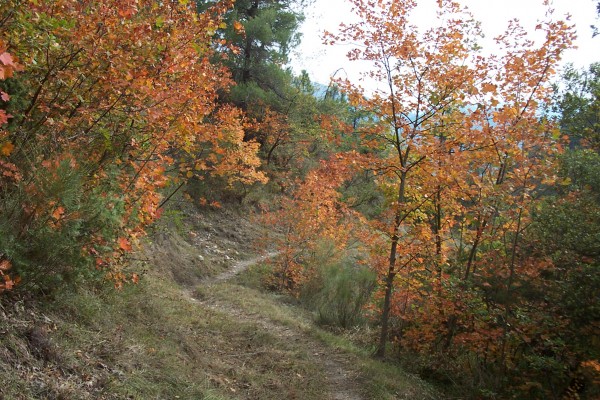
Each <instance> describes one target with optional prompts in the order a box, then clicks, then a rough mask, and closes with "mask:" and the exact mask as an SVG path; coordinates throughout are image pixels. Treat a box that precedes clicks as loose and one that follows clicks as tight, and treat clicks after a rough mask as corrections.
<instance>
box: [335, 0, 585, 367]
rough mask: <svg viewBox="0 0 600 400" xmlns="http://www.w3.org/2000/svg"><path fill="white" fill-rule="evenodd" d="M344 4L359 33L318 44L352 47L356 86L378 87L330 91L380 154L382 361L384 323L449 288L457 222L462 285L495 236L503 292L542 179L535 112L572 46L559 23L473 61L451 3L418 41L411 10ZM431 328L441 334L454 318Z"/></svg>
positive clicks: (472, 33)
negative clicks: (362, 77) (356, 112)
mask: <svg viewBox="0 0 600 400" xmlns="http://www.w3.org/2000/svg"><path fill="white" fill-rule="evenodd" d="M352 3H353V5H354V7H355V10H356V12H357V14H358V16H359V17H360V19H361V21H362V22H361V23H355V24H348V25H342V26H341V32H340V33H339V34H337V35H330V36H329V37H330V39H331V41H332V42H349V43H353V44H357V43H360V44H361V45H360V46H357V47H356V48H355V49H354V50H352V51H351V52H350V53H349V58H350V59H351V60H367V61H371V62H373V65H374V69H373V70H372V71H370V72H369V73H367V74H366V76H367V77H368V78H369V79H371V80H373V81H375V82H378V83H379V84H380V85H379V86H378V89H377V90H376V91H374V92H373V93H372V94H368V95H367V94H365V93H364V90H363V89H361V88H359V87H355V86H353V85H352V84H351V83H349V82H345V83H342V84H344V87H345V90H347V92H348V93H349V95H350V99H351V100H352V101H353V102H354V103H355V104H358V105H360V106H361V107H363V108H365V109H367V110H370V111H372V112H373V113H374V114H375V115H377V116H378V120H379V121H380V123H378V124H374V125H373V126H366V127H362V128H361V129H359V130H358V131H357V133H356V134H357V135H359V137H360V138H361V141H362V143H371V144H372V146H375V147H377V148H379V149H380V156H379V157H376V158H374V159H373V161H372V165H370V166H369V169H371V170H372V171H374V172H376V173H377V174H378V175H379V177H378V181H379V182H380V185H381V187H382V189H383V190H384V191H385V193H387V195H388V199H389V200H388V203H387V204H388V207H387V209H386V210H385V211H384V212H383V213H382V215H381V216H379V218H377V220H375V221H373V227H374V228H375V229H377V230H379V231H380V232H382V233H385V234H386V235H387V237H388V245H389V251H388V257H387V263H386V266H385V268H383V265H379V267H380V268H382V269H381V270H380V272H381V276H382V281H383V300H382V306H381V335H380V340H379V346H378V351H377V354H378V355H380V356H382V355H384V353H385V348H386V343H387V340H388V334H389V321H390V315H391V314H396V315H402V314H403V313H406V312H408V311H409V310H411V309H415V307H417V308H422V307H424V304H423V303H422V298H421V300H419V299H418V298H419V297H420V295H419V293H429V292H431V291H432V290H433V287H434V286H436V285H437V286H439V287H442V286H444V282H445V281H447V280H449V279H450V275H449V272H450V269H449V266H450V263H449V259H450V258H451V257H452V256H454V255H456V248H455V247H454V246H452V245H451V240H452V239H453V237H454V235H455V234H456V230H457V224H458V223H459V222H460V221H461V220H462V221H465V219H468V222H467V223H466V224H464V225H463V228H465V229H466V230H467V232H463V235H465V238H466V239H463V240H466V243H467V244H466V246H464V249H467V251H468V253H469V255H468V257H467V260H466V263H465V264H464V267H463V270H462V275H463V278H464V279H469V278H470V277H471V276H472V274H473V267H474V263H475V261H476V260H477V252H478V251H480V250H481V246H482V241H487V242H488V243H491V242H493V241H494V239H492V236H496V235H500V236H499V237H503V238H504V239H503V240H504V243H505V244H506V248H504V249H503V250H502V252H501V256H502V257H501V260H503V261H502V263H503V264H502V265H501V266H499V268H501V269H503V270H506V271H507V272H506V280H505V285H506V286H507V288H508V290H509V291H510V287H511V285H512V282H514V279H515V274H517V266H518V259H517V247H518V242H519V239H520V234H521V232H522V229H523V227H524V221H525V219H526V218H527V211H526V210H527V209H528V207H529V205H530V201H531V196H532V191H534V190H535V188H536V186H537V184H538V183H539V180H541V179H544V178H546V176H545V175H546V173H547V172H546V171H545V170H544V168H543V167H544V166H545V165H546V162H547V161H546V160H545V159H544V157H545V153H546V152H547V151H552V149H553V148H555V147H554V146H555V145H554V144H553V143H554V142H553V140H552V136H551V135H550V134H549V132H550V127H549V126H547V124H545V123H544V122H543V121H540V119H539V115H538V113H537V110H538V106H539V105H540V104H541V103H543V102H544V101H546V100H547V98H548V93H549V91H548V85H547V82H548V80H549V78H550V77H551V76H552V74H553V73H554V70H555V66H556V63H557V62H558V61H559V60H560V55H561V53H562V51H563V50H564V49H566V48H567V47H569V46H570V43H571V40H572V37H573V36H572V33H571V31H570V30H569V27H568V26H567V25H566V24H565V23H563V22H560V21H553V20H548V21H545V22H542V23H540V24H539V25H538V27H537V28H538V30H540V31H542V32H543V33H545V34H546V38H545V40H544V41H542V42H541V43H534V42H533V41H532V40H530V39H528V38H527V35H526V33H525V31H524V30H523V29H522V28H521V27H520V26H519V25H518V23H517V22H514V21H513V22H512V23H511V25H510V27H509V29H508V30H507V33H506V34H504V35H502V36H501V37H499V38H497V42H498V44H499V45H500V46H502V47H503V53H502V55H501V56H486V55H485V54H484V53H482V52H481V51H480V50H478V49H479V47H478V46H477V38H478V37H479V35H480V33H479V31H478V26H477V24H476V23H475V22H474V21H473V19H472V17H471V16H470V15H469V14H468V13H467V12H466V11H465V10H463V9H462V8H461V7H460V6H459V5H458V4H457V3H455V2H451V1H440V2H438V12H437V19H436V21H437V23H438V24H439V25H438V26H436V27H433V28H430V29H425V30H420V29H418V28H417V27H416V26H414V25H411V23H410V17H411V12H412V11H413V10H414V9H415V7H416V3H414V2H409V3H406V2H404V3H398V2H392V1H380V2H377V3H373V2H365V1H360V0H356V1H353V2H352ZM505 205H507V206H505ZM490 272H493V271H490ZM396 287H400V288H402V291H401V292H395V291H394V289H395V288H396ZM411 304H412V305H411ZM419 304H420V305H419ZM439 306H440V307H441V306H443V305H442V303H440V304H439ZM426 307H435V304H431V306H426ZM507 307H508V305H507ZM450 314H452V313H450ZM408 317H409V314H404V317H402V318H408ZM440 318H443V319H445V322H444V324H445V325H446V326H447V327H450V326H451V325H453V324H454V322H452V321H453V319H455V318H456V315H445V316H444V315H440ZM402 331H403V330H402V329H401V330H400V334H401V333H402ZM451 339H452V335H450V337H449V340H451Z"/></svg>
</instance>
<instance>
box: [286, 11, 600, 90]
mask: <svg viewBox="0 0 600 400" xmlns="http://www.w3.org/2000/svg"><path fill="white" fill-rule="evenodd" d="M397 1H402V0H397ZM459 2H460V3H461V4H464V5H466V6H467V7H469V9H470V10H471V12H472V13H473V15H474V17H475V19H476V20H479V21H481V26H482V29H483V32H484V33H485V35H486V42H487V41H488V40H489V41H490V42H491V39H492V38H494V37H496V36H498V35H500V34H502V33H503V32H504V31H505V29H506V26H507V22H508V20H509V19H513V18H518V19H519V20H520V22H521V23H522V24H523V26H524V27H525V28H526V29H531V30H532V31H533V28H534V27H535V25H536V24H537V21H538V20H539V19H542V18H543V17H544V13H545V8H544V7H543V6H542V0H459ZM419 4H420V5H419V8H418V10H417V11H418V13H417V14H416V15H415V20H416V21H415V25H418V26H424V25H425V26H426V23H425V22H422V21H427V20H431V19H432V18H431V15H432V14H431V13H435V7H432V6H431V5H432V4H434V2H433V0H419ZM421 4H422V6H421ZM595 4H596V1H595V0H554V1H553V4H552V7H553V8H554V9H555V10H556V12H555V15H556V16H557V17H559V16H560V17H562V16H564V15H566V14H570V15H571V21H570V22H571V23H574V24H575V25H576V29H577V35H578V38H577V40H576V41H575V44H576V45H577V46H578V48H577V49H575V50H570V51H569V52H568V53H566V54H565V56H564V62H572V63H573V64H575V66H577V67H585V66H587V65H589V64H590V63H592V62H596V61H600V52H599V51H598V50H600V35H599V36H598V37H596V38H594V39H592V30H591V28H590V25H593V24H595V25H600V21H597V20H596V6H595ZM304 14H305V16H306V20H305V22H304V24H303V25H302V27H301V32H302V35H303V37H302V43H301V44H300V46H298V48H297V49H296V51H295V52H294V54H293V55H292V63H291V65H292V67H293V69H294V71H295V72H296V73H298V72H300V71H301V70H302V69H306V70H307V71H308V73H309V75H310V77H311V79H312V80H313V81H314V82H319V83H322V84H328V83H329V79H330V76H331V75H332V74H333V73H335V72H336V71H337V70H338V69H340V68H343V69H344V71H340V72H338V77H346V76H347V77H348V78H349V79H351V80H352V81H354V82H358V79H359V75H360V72H361V70H364V69H365V68H368V65H365V64H362V65H361V64H360V63H351V62H349V61H348V59H347V58H346V53H347V52H348V51H349V50H350V49H351V46H349V45H345V46H344V45H335V46H326V45H323V44H322V38H321V37H322V34H323V31H325V30H327V31H330V32H337V28H338V26H339V24H340V23H341V22H343V21H345V22H351V21H352V20H354V21H356V17H355V16H354V15H353V13H352V12H351V5H350V4H349V3H348V1H347V0H314V3H313V4H312V5H310V6H309V7H307V8H306V9H305V10H304ZM428 15H429V17H428ZM483 45H484V47H487V46H488V44H487V43H483Z"/></svg>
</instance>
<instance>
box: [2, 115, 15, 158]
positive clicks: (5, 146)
mask: <svg viewBox="0 0 600 400" xmlns="http://www.w3.org/2000/svg"><path fill="white" fill-rule="evenodd" d="M0 122H1V120H0ZM14 149H15V146H14V145H13V144H12V143H11V142H4V143H2V144H0V154H2V155H3V156H5V157H8V156H10V155H11V153H12V152H13V150H14Z"/></svg>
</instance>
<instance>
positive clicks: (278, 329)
mask: <svg viewBox="0 0 600 400" xmlns="http://www.w3.org/2000/svg"><path fill="white" fill-rule="evenodd" d="M277 254H278V253H275V252H273V253H268V254H266V255H263V256H260V257H255V258H252V259H249V260H245V261H240V262H238V263H236V264H235V265H234V266H233V267H232V268H231V269H229V270H227V271H226V272H224V273H222V274H220V275H218V276H216V277H214V278H212V279H209V280H206V281H204V282H203V284H202V285H203V286H205V287H206V286H208V287H210V286H212V285H217V284H219V283H221V282H225V281H227V280H229V279H231V278H233V277H234V276H236V275H238V274H239V273H241V272H243V271H245V270H246V269H247V268H249V267H251V266H252V265H255V264H257V263H259V262H261V261H264V260H265V259H268V258H271V257H274V256H276V255H277ZM206 292H208V293H210V291H206ZM190 300H191V301H193V302H195V303H198V304H200V305H202V306H203V307H207V308H210V309H212V310H215V311H218V312H221V313H225V314H228V315H231V316H233V317H235V319H236V320H238V321H242V322H247V323H252V324H255V325H257V326H259V327H260V328H262V329H263V330H265V331H267V332H269V333H270V334H272V335H274V336H276V337H278V338H280V339H283V340H287V341H293V342H295V343H298V345H299V346H301V347H302V348H304V349H306V351H307V352H308V354H309V357H310V358H311V359H312V360H313V361H314V362H315V363H316V364H317V365H321V366H322V368H323V372H324V373H325V374H326V378H327V379H326V380H327V382H328V388H327V389H328V392H329V396H328V398H329V399H331V400H362V399H363V398H362V396H360V395H359V393H358V392H359V391H358V388H359V387H358V384H357V381H358V376H357V374H356V372H355V370H354V369H353V368H352V362H351V360H350V359H349V358H348V356H346V355H344V354H341V353H339V352H335V351H332V349H331V348H329V347H327V346H326V345H325V344H323V343H321V342H320V341H318V340H316V339H314V338H312V337H310V336H309V335H308V334H307V333H305V332H303V331H302V330H301V329H299V328H296V327H290V326H286V325H284V324H282V323H280V322H277V321H274V320H272V319H270V318H268V317H265V316H264V315H261V314H258V313H254V312H249V311H248V310H244V309H243V308H241V307H238V306H237V305H235V304H232V303H229V302H226V301H223V300H221V299H217V298H214V297H208V298H203V299H202V300H199V299H197V298H195V297H194V296H193V294H192V293H190Z"/></svg>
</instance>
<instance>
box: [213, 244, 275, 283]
mask: <svg viewBox="0 0 600 400" xmlns="http://www.w3.org/2000/svg"><path fill="white" fill-rule="evenodd" d="M278 254H279V252H278V251H273V252H270V253H267V254H264V255H262V256H258V257H254V258H250V259H248V260H244V261H238V262H237V263H235V264H234V265H233V266H232V267H231V268H229V269H228V270H227V271H225V272H223V273H221V274H219V275H217V276H215V277H213V278H209V279H207V280H206V281H205V282H204V283H215V282H224V281H226V280H229V279H231V278H233V277H234V276H236V275H238V274H240V273H242V272H244V271H245V270H247V269H248V268H249V267H251V266H253V265H256V264H258V263H259V262H261V261H265V260H268V259H269V258H273V257H275V256H277V255H278Z"/></svg>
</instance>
